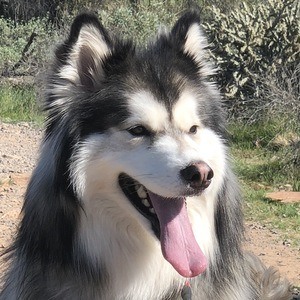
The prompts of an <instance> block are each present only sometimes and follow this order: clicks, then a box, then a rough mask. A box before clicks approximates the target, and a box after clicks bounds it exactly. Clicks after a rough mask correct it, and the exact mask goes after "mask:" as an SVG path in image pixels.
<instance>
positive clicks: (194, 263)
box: [119, 173, 207, 277]
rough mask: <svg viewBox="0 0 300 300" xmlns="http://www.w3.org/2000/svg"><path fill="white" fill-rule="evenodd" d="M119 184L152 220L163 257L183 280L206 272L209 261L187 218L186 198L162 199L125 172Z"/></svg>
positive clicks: (139, 208)
mask: <svg viewBox="0 0 300 300" xmlns="http://www.w3.org/2000/svg"><path fill="white" fill-rule="evenodd" d="M119 185H120V187H121V189H122V190H123V192H124V194H125V196H126V197H127V198H128V200H129V201H130V202H131V204H132V205H133V206H134V207H135V208H136V210H137V211H138V212H139V213H140V214H142V215H143V216H144V217H145V218H146V219H148V220H149V221H150V223H151V225H152V230H153V232H154V234H155V235H156V236H157V238H158V239H159V240H160V243H161V249H162V253H163V256H164V257H165V259H166V260H167V261H168V262H169V263H170V264H171V265H172V266H173V267H174V269H175V270H176V271H177V272H178V273H179V274H180V275H182V276H184V277H194V276H197V275H199V274H200V273H203V272H204V271H205V269H206V264H207V262H206V258H205V256H204V254H203V253H202V251H201V249H200V247H199V245H198V243H197V241H196V239H195V236H194V233H193V230H192V226H191V223H190V221H189V218H188V214H187V208H186V198H185V197H174V198H166V197H162V196H159V195H157V194H155V193H153V192H152V191H150V190H147V189H146V188H145V187H144V186H143V185H142V184H140V183H139V182H138V181H136V180H134V179H133V178H131V177H130V176H128V175H127V174H124V173H122V174H120V175H119Z"/></svg>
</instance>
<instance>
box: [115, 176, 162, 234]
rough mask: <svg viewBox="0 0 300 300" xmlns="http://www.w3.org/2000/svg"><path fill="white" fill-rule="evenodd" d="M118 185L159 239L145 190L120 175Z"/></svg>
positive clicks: (157, 222)
mask: <svg viewBox="0 0 300 300" xmlns="http://www.w3.org/2000/svg"><path fill="white" fill-rule="evenodd" d="M119 184H120V187H121V188H122V190H123V192H124V194H125V195H126V197H127V198H128V199H129V201H130V202H131V203H132V205H133V206H134V207H135V208H136V209H137V210H138V211H139V212H140V213H141V214H142V215H143V216H144V217H145V218H146V219H148V220H149V221H150V222H151V225H152V230H153V232H154V234H155V235H156V236H157V238H158V239H159V238H160V227H159V221H158V218H157V215H156V213H155V210H154V208H153V205H152V202H151V199H150V197H149V194H148V191H147V189H146V188H145V187H144V186H143V185H141V184H140V183H139V182H138V181H136V180H134V179H133V178H131V177H129V176H128V175H126V174H124V173H122V174H120V175H119Z"/></svg>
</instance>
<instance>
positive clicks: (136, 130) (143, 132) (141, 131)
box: [127, 125, 150, 136]
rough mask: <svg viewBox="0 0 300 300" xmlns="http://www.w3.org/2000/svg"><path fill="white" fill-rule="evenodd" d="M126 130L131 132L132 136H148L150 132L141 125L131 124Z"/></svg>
mask: <svg viewBox="0 0 300 300" xmlns="http://www.w3.org/2000/svg"><path fill="white" fill-rule="evenodd" d="M127 131H128V132H129V133H130V134H132V135H133V136H149V135H150V132H149V130H147V129H146V128H145V127H144V126H142V125H137V126H133V127H131V128H129V129H127Z"/></svg>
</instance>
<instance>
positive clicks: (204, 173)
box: [180, 161, 214, 189]
mask: <svg viewBox="0 0 300 300" xmlns="http://www.w3.org/2000/svg"><path fill="white" fill-rule="evenodd" d="M180 175H181V177H182V178H183V179H184V181H186V182H187V183H188V184H189V185H190V186H191V187H192V188H194V189H205V188H207V187H208V186H209V185H210V182H211V179H212V178H213V176H214V172H213V170H212V169H211V168H210V166H209V165H208V164H206V163H205V162H203V161H201V162H197V163H194V164H192V165H189V166H187V167H186V168H184V169H183V170H181V171H180Z"/></svg>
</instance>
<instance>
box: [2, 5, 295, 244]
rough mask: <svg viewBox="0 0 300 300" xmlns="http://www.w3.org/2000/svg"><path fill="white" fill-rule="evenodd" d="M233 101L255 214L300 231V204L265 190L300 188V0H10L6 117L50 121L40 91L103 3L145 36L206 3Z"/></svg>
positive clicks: (102, 14) (5, 16)
mask: <svg viewBox="0 0 300 300" xmlns="http://www.w3.org/2000/svg"><path fill="white" fill-rule="evenodd" d="M196 7H197V9H199V11H200V16H201V19H202V23H203V29H204V30H205V32H206V34H207V36H208V39H209V41H210V47H209V50H210V52H211V59H212V61H213V62H214V63H215V65H216V67H217V68H218V72H217V75H216V77H215V78H214V80H216V81H217V82H218V84H219V86H220V89H221V90H222V92H223V94H224V102H225V104H226V106H227V108H228V118H229V123H230V127H229V131H230V133H231V135H232V156H233V160H234V163H235V166H236V170H237V172H238V174H239V177H240V179H241V182H242V185H243V187H244V190H245V195H246V200H247V202H246V213H247V217H248V219H251V220H255V221H257V220H260V221H261V222H265V223H267V224H270V226H272V227H277V228H279V229H284V230H285V232H288V234H289V235H290V236H292V237H294V242H295V243H298V245H299V241H300V234H299V232H300V217H299V216H300V205H299V204H284V205H283V204H280V203H274V202H270V201H268V200H266V199H265V196H264V195H265V191H268V190H278V189H279V190H281V189H288V190H294V191H300V174H299V170H300V158H299V157H300V153H299V149H300V101H299V87H300V83H299V80H300V63H299V62H300V52H299V51H300V37H299V2H298V1H297V0H262V1H258V0H248V1H241V0H213V1H208V0H198V1H190V0H166V1H162V0H127V1H126V0H120V1H108V0H107V1H99V0H97V1H96V0H90V1H87V0H70V1H64V0H0V75H1V76H0V120H2V121H14V122H16V121H35V122H41V120H42V118H43V117H42V114H41V113H40V112H39V109H38V105H37V103H38V102H39V101H36V98H38V99H39V98H40V96H39V93H38V92H37V91H38V90H39V88H37V89H36V87H38V86H39V84H40V81H42V78H43V73H44V71H45V70H46V69H47V64H48V62H49V61H50V60H51V53H52V52H53V51H52V50H53V48H54V47H55V45H56V44H57V43H58V41H61V40H62V39H63V38H64V36H65V35H66V34H67V32H68V29H69V26H70V23H71V22H72V19H73V18H74V16H75V15H77V14H78V13H79V12H82V11H93V12H94V13H96V14H97V15H98V16H99V18H100V19H101V20H102V22H103V24H104V25H105V26H107V27H109V28H110V29H111V31H113V32H115V33H119V34H121V35H123V36H130V37H134V38H135V39H136V40H137V42H138V43H144V42H145V40H146V38H147V37H149V36H153V35H154V34H155V32H156V31H157V29H158V28H159V26H160V24H165V25H167V26H171V25H172V24H173V23H174V22H175V20H176V19H177V18H178V16H179V15H180V14H181V13H182V12H183V11H184V10H186V9H188V8H196Z"/></svg>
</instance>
